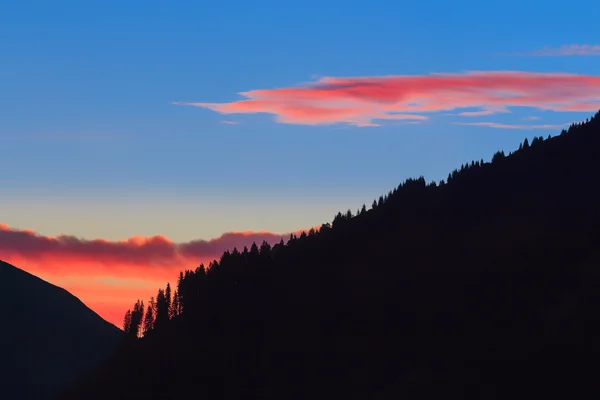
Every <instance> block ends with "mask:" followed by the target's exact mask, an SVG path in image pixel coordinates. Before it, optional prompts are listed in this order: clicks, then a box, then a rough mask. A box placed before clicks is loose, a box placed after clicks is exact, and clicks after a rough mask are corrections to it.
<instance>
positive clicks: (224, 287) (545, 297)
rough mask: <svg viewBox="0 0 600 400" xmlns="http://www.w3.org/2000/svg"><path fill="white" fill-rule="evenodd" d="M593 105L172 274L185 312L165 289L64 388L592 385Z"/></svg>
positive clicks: (506, 393) (200, 390)
mask: <svg viewBox="0 0 600 400" xmlns="http://www.w3.org/2000/svg"><path fill="white" fill-rule="evenodd" d="M598 115H600V114H597V116H596V117H595V118H593V119H592V120H591V121H589V122H588V123H586V124H573V125H571V126H570V127H569V129H568V130H567V131H566V132H565V133H564V134H563V135H561V136H555V137H553V138H551V139H547V140H542V139H540V138H537V139H534V140H533V141H532V142H533V143H532V145H531V146H530V145H529V142H528V141H527V140H525V141H523V144H522V145H521V146H520V150H519V151H515V152H510V153H509V155H508V156H507V155H505V153H504V151H499V152H497V153H495V154H494V155H493V157H492V159H491V162H485V161H484V160H481V161H476V162H469V163H463V164H462V165H461V166H460V168H459V169H455V170H453V171H452V172H451V173H450V174H449V175H448V180H447V181H446V182H445V184H442V182H444V181H440V184H439V185H435V184H433V183H429V184H427V181H426V180H425V179H424V178H423V177H419V178H415V179H406V180H405V181H404V182H402V183H401V184H399V185H398V186H397V187H396V188H395V189H394V190H393V191H391V192H388V193H387V194H386V195H385V196H379V197H376V199H375V200H374V201H373V208H372V210H374V211H373V212H371V211H369V212H366V210H361V212H360V213H359V214H360V216H359V218H356V217H353V216H352V214H351V213H348V212H346V213H341V212H340V213H337V214H336V215H335V217H334V218H333V221H332V224H329V223H325V224H322V225H321V228H320V229H318V230H315V232H314V234H311V233H309V234H308V235H306V234H301V235H300V238H297V237H295V236H294V235H293V234H290V238H289V241H288V242H287V244H286V243H284V241H283V240H281V241H280V242H279V243H278V244H276V245H275V246H274V247H273V248H270V247H269V246H267V244H266V242H263V243H262V244H261V246H260V249H259V248H258V246H256V243H254V244H253V245H252V246H251V249H250V250H248V249H244V251H242V252H241V253H240V252H239V251H237V249H232V250H229V251H225V252H223V255H222V257H220V258H219V261H216V260H215V261H212V262H210V264H209V268H208V271H207V270H206V269H205V268H204V265H201V266H200V267H198V268H196V269H195V270H193V271H192V270H186V271H184V272H182V273H181V274H179V277H178V281H177V282H178V283H177V295H175V294H174V295H173V303H175V301H176V300H175V299H176V298H178V299H179V300H178V301H179V302H180V305H181V312H180V313H179V315H177V318H173V320H172V321H169V312H168V310H169V308H168V307H166V308H165V304H166V298H165V293H164V292H165V291H163V290H162V289H159V291H158V295H157V300H156V310H157V311H156V314H155V325H154V326H155V328H154V332H153V334H152V335H150V336H149V337H147V338H143V339H142V340H140V341H137V342H136V345H138V347H135V348H134V349H133V350H131V351H129V352H123V353H121V354H119V355H118V356H117V357H116V358H115V361H113V363H112V364H109V365H108V366H107V367H106V368H105V370H103V373H104V374H106V376H107V378H106V379H104V380H102V379H98V380H97V381H98V382H102V383H101V384H96V385H95V386H94V384H93V382H96V381H95V380H93V379H92V383H91V384H90V385H91V386H92V387H94V389H90V390H89V391H87V392H85V391H83V392H80V393H77V396H74V397H72V398H86V399H88V398H90V397H89V394H90V393H91V394H93V395H97V397H98V398H102V397H101V394H100V393H102V394H104V396H105V397H104V398H106V397H108V396H110V394H111V391H112V393H114V390H115V389H116V388H119V387H123V388H124V389H122V390H123V391H124V392H123V394H125V395H126V397H135V396H138V397H140V396H141V397H162V398H164V397H169V396H172V397H174V398H179V397H183V398H184V397H185V396H187V393H188V392H190V391H193V392H194V393H196V394H197V395H198V396H201V397H204V398H261V399H262V398H264V399H280V398H292V399H302V398H311V397H315V396H319V395H320V396H321V397H323V398H331V397H335V398H338V397H339V398H444V397H450V396H452V397H457V398H461V397H474V398H480V397H484V398H511V396H513V397H514V393H523V394H525V393H527V394H529V393H535V396H534V397H540V398H546V397H548V398H551V396H556V395H561V396H560V397H561V398H562V397H564V398H582V397H584V396H577V394H579V393H574V392H575V391H577V390H578V389H581V391H582V392H584V393H585V394H586V395H587V397H594V398H595V397H598V395H600V393H599V390H598V388H597V377H596V374H595V370H593V369H590V367H589V365H594V364H593V363H594V362H596V361H597V358H598V356H599V355H600V351H599V350H598V349H599V348H600V339H598V338H600V324H599V323H598V316H597V312H596V309H597V308H598V307H600V298H598V296H596V295H595V285H596V284H597V283H598V282H597V280H598V274H597V271H596V270H597V268H596V267H595V266H596V265H597V264H598V261H599V260H600V258H599V257H600V256H599V254H598V251H597V244H598V243H599V241H600V236H599V235H600V233H599V232H600V231H599V230H598V229H597V227H598V226H600V214H598V213H597V205H598V204H600V190H598V189H597V188H596V186H595V185H593V184H590V182H594V181H595V178H596V177H597V175H598V174H600V154H599V151H600V122H599V119H598ZM525 149H528V150H525ZM165 290H166V289H165ZM565 299H567V300H565ZM138 308H139V307H138ZM150 308H151V307H150ZM135 309H136V307H135V306H134V310H135ZM161 310H163V311H162V312H161ZM164 310H166V312H165V311H164ZM172 314H173V313H172ZM161 321H162V322H161ZM124 325H128V326H129V327H130V328H129V329H131V321H130V322H129V324H125V323H124ZM582 332H589V333H586V335H585V336H586V338H585V339H586V340H581V335H582ZM149 360H156V362H149ZM158 360H159V361H158ZM474 360H475V361H476V364H475V367H473V362H474ZM581 360H584V362H581ZM588 361H589V362H588ZM190 365H191V366H192V367H191V368H190V367H189V366H190ZM102 378H104V377H102ZM129 381H135V382H136V385H135V386H134V387H132V388H127V385H126V384H125V383H126V382H129ZM106 382H108V383H107V384H106V385H103V384H104V383H106ZM167 382H173V384H168V383H167ZM104 386H106V388H105V387H104ZM132 386H133V385H132ZM290 388H293V390H290ZM560 389H564V390H562V391H561V390H560ZM97 392H98V394H97ZM467 393H469V394H472V395H473V396H467V395H466V394H467ZM120 394H121V393H120ZM590 394H592V396H590Z"/></svg>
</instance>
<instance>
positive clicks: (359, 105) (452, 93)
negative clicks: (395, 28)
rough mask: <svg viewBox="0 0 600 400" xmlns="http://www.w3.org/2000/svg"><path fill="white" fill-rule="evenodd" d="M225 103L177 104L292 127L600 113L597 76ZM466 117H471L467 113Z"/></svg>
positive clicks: (316, 91) (464, 76)
mask: <svg viewBox="0 0 600 400" xmlns="http://www.w3.org/2000/svg"><path fill="white" fill-rule="evenodd" d="M240 94H241V95H242V96H244V97H246V99H245V100H239V101H234V102H230V103H181V102H179V103H174V104H179V105H190V106H195V107H203V108H208V109H211V110H213V111H216V112H219V113H221V114H236V113H269V114H274V115H276V116H277V117H276V119H277V121H278V122H282V123H290V124H306V125H318V124H334V123H348V124H352V125H356V126H373V125H375V123H374V122H373V120H398V119H406V120H416V121H418V120H426V119H427V116H425V115H422V114H423V113H428V112H437V111H449V110H455V109H459V108H473V107H476V108H480V109H482V111H475V112H474V113H478V114H473V112H470V113H471V114H470V115H488V114H490V112H491V111H493V112H507V107H533V108H537V109H540V110H552V111H586V112H591V111H597V110H598V109H600V76H590V75H575V74H565V73H534V72H515V71H489V72H476V71H475V72H465V73H455V74H450V73H443V74H430V75H401V76H382V77H353V78H332V77H325V78H321V79H319V80H318V81H316V82H313V83H310V84H308V85H305V86H301V87H290V88H279V89H266V90H251V91H248V92H243V93H240ZM466 115H469V114H466Z"/></svg>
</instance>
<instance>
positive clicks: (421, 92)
mask: <svg viewBox="0 0 600 400" xmlns="http://www.w3.org/2000/svg"><path fill="white" fill-rule="evenodd" d="M599 15H600V6H599V5H598V4H596V2H593V1H575V2H570V3H568V5H567V4H566V3H564V2H563V3H561V2H541V1H530V2H522V1H519V2H518V1H514V0H507V1H491V2H490V1H488V2H481V1H479V2H470V1H453V2H447V1H441V0H434V1H429V2H390V1H385V2H384V1H377V0H375V1H369V2H345V1H344V2H342V1H327V2H323V1H318V2H317V1H311V0H309V1H303V2H295V3H294V2H281V1H259V0H257V1H220V2H198V1H172V2H158V1H148V0H145V1H112V0H105V1H102V2H94V3H92V2H81V1H64V0H56V1H52V2H49V1H41V0H31V1H26V0H23V1H6V2H2V4H0V38H1V40H0V54H1V62H0V148H1V149H2V157H0V259H4V260H6V261H8V262H11V263H13V264H15V265H16V266H18V267H20V268H23V269H25V270H27V271H30V272H32V273H34V274H36V275H38V276H40V277H42V278H44V279H46V280H48V281H50V282H52V283H55V284H57V285H59V286H62V287H65V288H66V289H67V290H69V291H71V292H72V293H74V294H75V295H77V296H78V297H80V298H81V299H82V300H83V301H84V302H85V303H86V304H88V305H89V306H90V307H92V308H93V309H94V310H96V311H97V312H98V313H100V314H101V315H102V316H103V317H105V318H107V319H108V320H109V321H111V322H113V323H115V324H117V325H119V326H120V324H121V320H122V315H123V314H124V312H125V310H126V309H127V308H128V307H130V306H131V305H132V304H133V303H134V302H135V300H136V299H137V298H140V299H143V300H144V301H146V300H147V298H148V297H149V296H151V295H154V294H155V293H156V290H157V289H158V287H159V285H160V286H164V284H165V283H166V282H167V281H171V282H173V281H174V279H175V277H176V275H177V272H178V271H179V270H180V269H182V268H194V267H195V266H197V265H198V264H199V263H200V262H201V261H208V260H209V259H212V258H215V257H218V256H219V254H220V253H221V252H222V251H223V250H224V249H226V248H228V247H231V246H233V245H236V246H238V247H243V246H244V245H250V244H251V243H252V241H253V240H256V241H262V240H263V239H269V240H270V241H278V240H279V238H280V237H281V236H282V235H283V236H284V237H287V236H288V235H289V232H296V231H298V230H300V229H306V228H310V227H312V226H317V225H320V224H321V223H323V222H328V221H331V219H332V218H333V216H334V214H335V213H336V212H337V211H340V210H347V209H348V208H351V209H352V210H356V209H357V208H358V207H360V206H361V205H362V204H363V203H367V204H370V202H372V200H373V199H374V198H375V197H378V196H379V195H381V194H383V193H386V192H387V191H389V190H390V189H391V188H393V187H395V186H397V185H398V183H400V182H401V181H402V180H404V179H405V178H407V177H415V176H419V175H423V176H425V178H426V179H427V180H440V179H443V178H445V177H446V176H447V174H448V172H449V171H451V170H452V169H454V168H456V167H457V166H460V164H461V163H464V162H466V161H471V160H473V159H481V158H484V159H486V160H488V159H490V158H491V156H492V154H493V153H494V152H495V151H496V150H499V149H504V150H507V151H508V150H512V149H514V148H516V147H518V143H519V142H521V141H522V140H523V138H524V137H529V138H531V137H533V136H534V135H535V136H539V135H543V136H548V135H549V134H550V135H555V134H558V133H560V130H561V129H562V127H564V126H566V125H568V124H569V123H571V122H573V121H581V120H585V118H587V117H590V116H591V115H592V114H593V113H595V112H596V111H598V110H599V109H600V33H599V30H598V16H599ZM61 235H62V236H61Z"/></svg>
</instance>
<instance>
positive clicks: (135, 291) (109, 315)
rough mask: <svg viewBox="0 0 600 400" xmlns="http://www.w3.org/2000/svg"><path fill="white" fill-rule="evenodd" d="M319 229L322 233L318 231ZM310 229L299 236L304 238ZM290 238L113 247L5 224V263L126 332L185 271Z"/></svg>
mask: <svg viewBox="0 0 600 400" xmlns="http://www.w3.org/2000/svg"><path fill="white" fill-rule="evenodd" d="M315 229H317V228H315ZM302 231H307V230H305V229H303V230H299V231H296V232H294V234H296V235H300V234H301V233H302ZM289 235H290V234H289V233H288V234H278V233H272V232H268V231H262V232H252V231H246V232H228V233H224V234H223V235H221V236H219V237H218V238H215V239H211V240H193V241H190V242H186V243H174V242H173V241H171V240H170V239H168V238H166V237H164V236H153V237H141V236H136V237H132V238H129V239H126V240H122V241H117V242H111V241H107V240H103V239H96V240H86V239H80V238H77V237H74V236H66V235H62V236H57V237H52V236H42V235H39V234H37V233H36V232H34V231H31V230H24V229H21V230H18V229H12V228H10V227H9V226H8V225H3V224H0V259H2V260H4V261H6V262H9V263H11V264H13V265H15V266H17V267H19V268H22V269H24V270H26V271H28V272H30V273H32V274H34V275H37V276H39V277H41V278H43V279H45V280H47V281H49V282H51V283H54V284H55V285H58V286H61V287H64V288H65V289H67V290H69V291H70V292H71V293H73V294H75V295H76V296H78V297H79V298H80V299H81V300H82V301H83V302H85V303H86V304H87V305H88V306H90V307H92V308H93V309H94V310H95V311H96V312H97V313H99V314H100V315H101V316H103V317H104V318H105V319H107V320H108V321H110V322H112V323H114V324H115V325H118V326H120V324H121V321H122V316H123V313H124V312H125V310H126V309H127V308H129V307H130V306H131V304H132V303H133V302H134V301H135V300H136V299H138V298H140V299H144V300H147V299H148V297H150V296H153V295H156V290H157V289H158V288H159V287H164V285H165V284H166V282H168V281H170V282H174V280H175V279H176V277H177V274H178V272H179V271H181V270H184V269H193V268H195V267H197V266H198V265H199V264H200V263H201V262H204V263H206V264H207V263H208V262H210V261H212V260H213V259H219V258H220V257H221V255H222V253H223V251H225V250H227V249H232V248H233V247H237V248H238V249H240V250H241V249H243V247H244V246H248V247H250V246H251V245H252V242H256V243H257V244H258V245H260V244H261V243H262V241H264V240H266V241H267V242H269V243H270V244H272V245H274V244H276V243H277V242H279V241H280V240H281V239H284V240H285V241H287V238H289Z"/></svg>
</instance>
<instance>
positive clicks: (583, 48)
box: [533, 44, 600, 56]
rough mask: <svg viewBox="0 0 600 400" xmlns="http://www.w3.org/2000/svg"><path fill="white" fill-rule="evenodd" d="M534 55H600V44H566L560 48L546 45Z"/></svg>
mask: <svg viewBox="0 0 600 400" xmlns="http://www.w3.org/2000/svg"><path fill="white" fill-rule="evenodd" d="M533 55H534V56H600V45H589V44H565V45H563V46H560V47H558V48H551V47H548V46H546V47H544V48H543V49H541V50H538V51H535V52H534V53H533Z"/></svg>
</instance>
